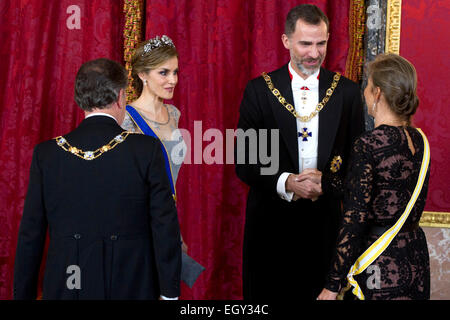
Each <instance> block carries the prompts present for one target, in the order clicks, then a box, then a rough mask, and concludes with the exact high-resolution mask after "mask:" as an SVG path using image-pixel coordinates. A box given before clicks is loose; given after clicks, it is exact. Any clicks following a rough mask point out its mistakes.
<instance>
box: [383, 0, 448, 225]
mask: <svg viewBox="0 0 450 320" xmlns="http://www.w3.org/2000/svg"><path fill="white" fill-rule="evenodd" d="M401 17H402V0H388V1H387V12H386V42H385V50H384V51H385V52H389V53H396V54H400V30H401ZM420 226H421V227H435V228H450V212H434V211H424V212H423V214H422V218H421V219H420Z"/></svg>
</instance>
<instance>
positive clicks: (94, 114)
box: [85, 112, 117, 122]
mask: <svg viewBox="0 0 450 320" xmlns="http://www.w3.org/2000/svg"><path fill="white" fill-rule="evenodd" d="M94 116H105V117H110V118H113V119H114V121H116V122H117V120H116V118H114V117H113V116H112V115H110V114H108V113H104V112H94V113H91V114H89V115H87V116H86V117H85V119H87V118H90V117H94Z"/></svg>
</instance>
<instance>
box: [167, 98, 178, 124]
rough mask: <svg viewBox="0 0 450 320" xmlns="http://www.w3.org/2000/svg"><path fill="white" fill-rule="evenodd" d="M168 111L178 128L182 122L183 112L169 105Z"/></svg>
mask: <svg viewBox="0 0 450 320" xmlns="http://www.w3.org/2000/svg"><path fill="white" fill-rule="evenodd" d="M167 107H168V110H169V112H170V117H171V118H173V119H174V120H175V126H176V127H177V128H178V122H179V121H180V116H181V112H180V110H178V108H177V107H175V106H174V105H173V104H168V105H167Z"/></svg>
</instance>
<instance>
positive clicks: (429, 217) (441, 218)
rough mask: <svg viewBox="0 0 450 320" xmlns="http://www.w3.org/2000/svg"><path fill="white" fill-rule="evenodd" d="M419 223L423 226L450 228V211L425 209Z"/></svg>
mask: <svg viewBox="0 0 450 320" xmlns="http://www.w3.org/2000/svg"><path fill="white" fill-rule="evenodd" d="M419 224H420V226H421V227H434V228H450V212H434V211H424V212H423V213H422V218H421V219H420V222H419Z"/></svg>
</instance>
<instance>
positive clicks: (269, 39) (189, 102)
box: [0, 0, 350, 299]
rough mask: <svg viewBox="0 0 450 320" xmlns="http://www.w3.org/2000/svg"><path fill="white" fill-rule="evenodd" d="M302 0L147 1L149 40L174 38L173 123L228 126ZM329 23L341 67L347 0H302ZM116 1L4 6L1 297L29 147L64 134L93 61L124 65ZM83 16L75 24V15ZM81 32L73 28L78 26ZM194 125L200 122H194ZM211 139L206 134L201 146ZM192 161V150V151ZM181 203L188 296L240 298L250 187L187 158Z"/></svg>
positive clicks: (279, 60)
mask: <svg viewBox="0 0 450 320" xmlns="http://www.w3.org/2000/svg"><path fill="white" fill-rule="evenodd" d="M303 2H305V1H292V0H289V1H286V0H285V1H281V0H278V1H264V0H259V1H257V0H253V1H247V0H228V1H224V0H218V1H207V0H177V1H170V0H165V1H163V0H147V1H146V21H145V25H146V38H147V39H148V38H149V37H153V36H154V35H157V34H159V35H161V34H167V35H168V36H170V37H171V38H172V39H173V40H174V42H175V44H176V46H177V48H178V50H179V53H180V77H179V84H178V86H177V89H176V94H175V98H174V101H173V103H174V104H175V105H176V106H177V107H179V108H180V110H181V112H182V117H181V121H180V127H181V128H186V129H188V130H189V132H190V133H191V137H192V142H193V141H194V138H195V139H197V140H198V139H200V141H201V140H202V137H201V136H196V137H194V121H202V123H201V125H202V129H203V130H202V133H204V132H205V131H206V130H207V129H209V128H216V129H219V130H220V131H221V132H222V133H223V137H225V129H227V128H229V129H234V128H235V126H236V124H237V120H238V117H239V112H238V110H239V104H240V100H241V98H242V93H243V90H244V87H245V85H246V83H247V81H248V80H249V79H251V78H253V77H256V76H258V75H259V74H260V73H261V72H262V71H271V70H274V69H275V68H278V67H280V66H281V65H283V64H284V63H286V62H287V61H288V60H289V55H288V53H287V51H286V50H285V49H284V47H283V46H282V43H281V40H280V39H281V34H282V33H283V28H284V20H285V17H286V14H287V12H288V11H289V9H290V8H292V7H293V6H294V5H297V4H299V3H303ZM308 2H310V3H314V4H317V5H318V6H319V7H320V8H322V9H323V10H324V12H325V13H326V14H327V15H328V17H329V18H330V21H331V27H330V33H331V36H330V43H329V48H328V55H327V59H326V62H325V66H326V67H328V68H329V69H331V70H334V71H340V72H343V71H344V69H345V60H346V57H347V51H348V13H349V2H350V1H349V0H347V1H332V0H329V1H326V0H321V1H319V0H317V1H312V0H311V1H308ZM122 8H123V1H117V0H109V1H105V0H51V1H49V0H14V1H13V0H11V1H0V19H1V21H2V23H1V24H0V34H2V45H1V46H0V70H1V72H0V81H1V82H0V83H1V84H2V85H1V86H0V97H1V100H0V135H1V136H0V299H9V298H11V296H12V279H13V265H14V254H15V247H16V240H17V230H18V226H19V222H20V218H21V214H22V209H23V201H24V197H25V194H26V189H27V184H28V172H29V171H28V170H29V166H30V162H31V155H32V150H33V147H34V145H35V144H36V143H39V142H41V141H44V140H46V139H49V138H52V137H54V136H57V135H61V134H64V133H67V132H68V131H70V130H72V129H73V128H75V127H76V125H77V124H78V123H79V122H80V121H81V119H82V118H83V114H82V112H81V111H80V110H79V108H78V107H77V106H76V104H75V103H74V100H73V84H74V78H75V74H76V72H77V70H78V68H79V67H80V65H81V64H82V63H83V62H85V61H87V60H90V59H94V58H99V57H108V58H111V59H114V60H116V61H122V56H123V45H122V42H123V38H122V32H123V24H124V18H123V12H122ZM78 11H79V13H80V17H79V18H80V20H79V24H78V21H77V17H76V12H78ZM78 27H79V28H78ZM197 124H198V123H197ZM210 143H211V141H204V142H203V148H202V150H204V149H205V147H206V146H207V145H209V144H210ZM191 160H192V162H194V153H193V152H192V151H191ZM177 193H178V198H179V200H178V208H179V215H180V223H181V227H182V233H183V236H184V238H185V240H186V242H187V244H188V246H189V253H190V255H192V256H193V257H194V258H195V259H196V260H198V261H199V262H200V263H201V264H203V265H204V266H205V267H206V271H205V272H204V273H203V274H202V275H201V276H200V278H199V279H198V282H197V283H196V284H195V286H194V288H193V289H189V288H187V287H183V289H182V298H184V299H240V298H241V297H242V292H241V291H242V288H241V264H242V253H241V252H242V238H243V222H244V215H245V203H246V187H245V186H244V185H243V184H242V183H241V182H240V181H239V180H238V179H237V178H236V176H235V173H234V166H233V165H232V164H212V165H208V164H205V162H204V161H203V160H202V161H201V164H185V165H183V167H182V169H181V171H180V176H179V179H178V183H177Z"/></svg>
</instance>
